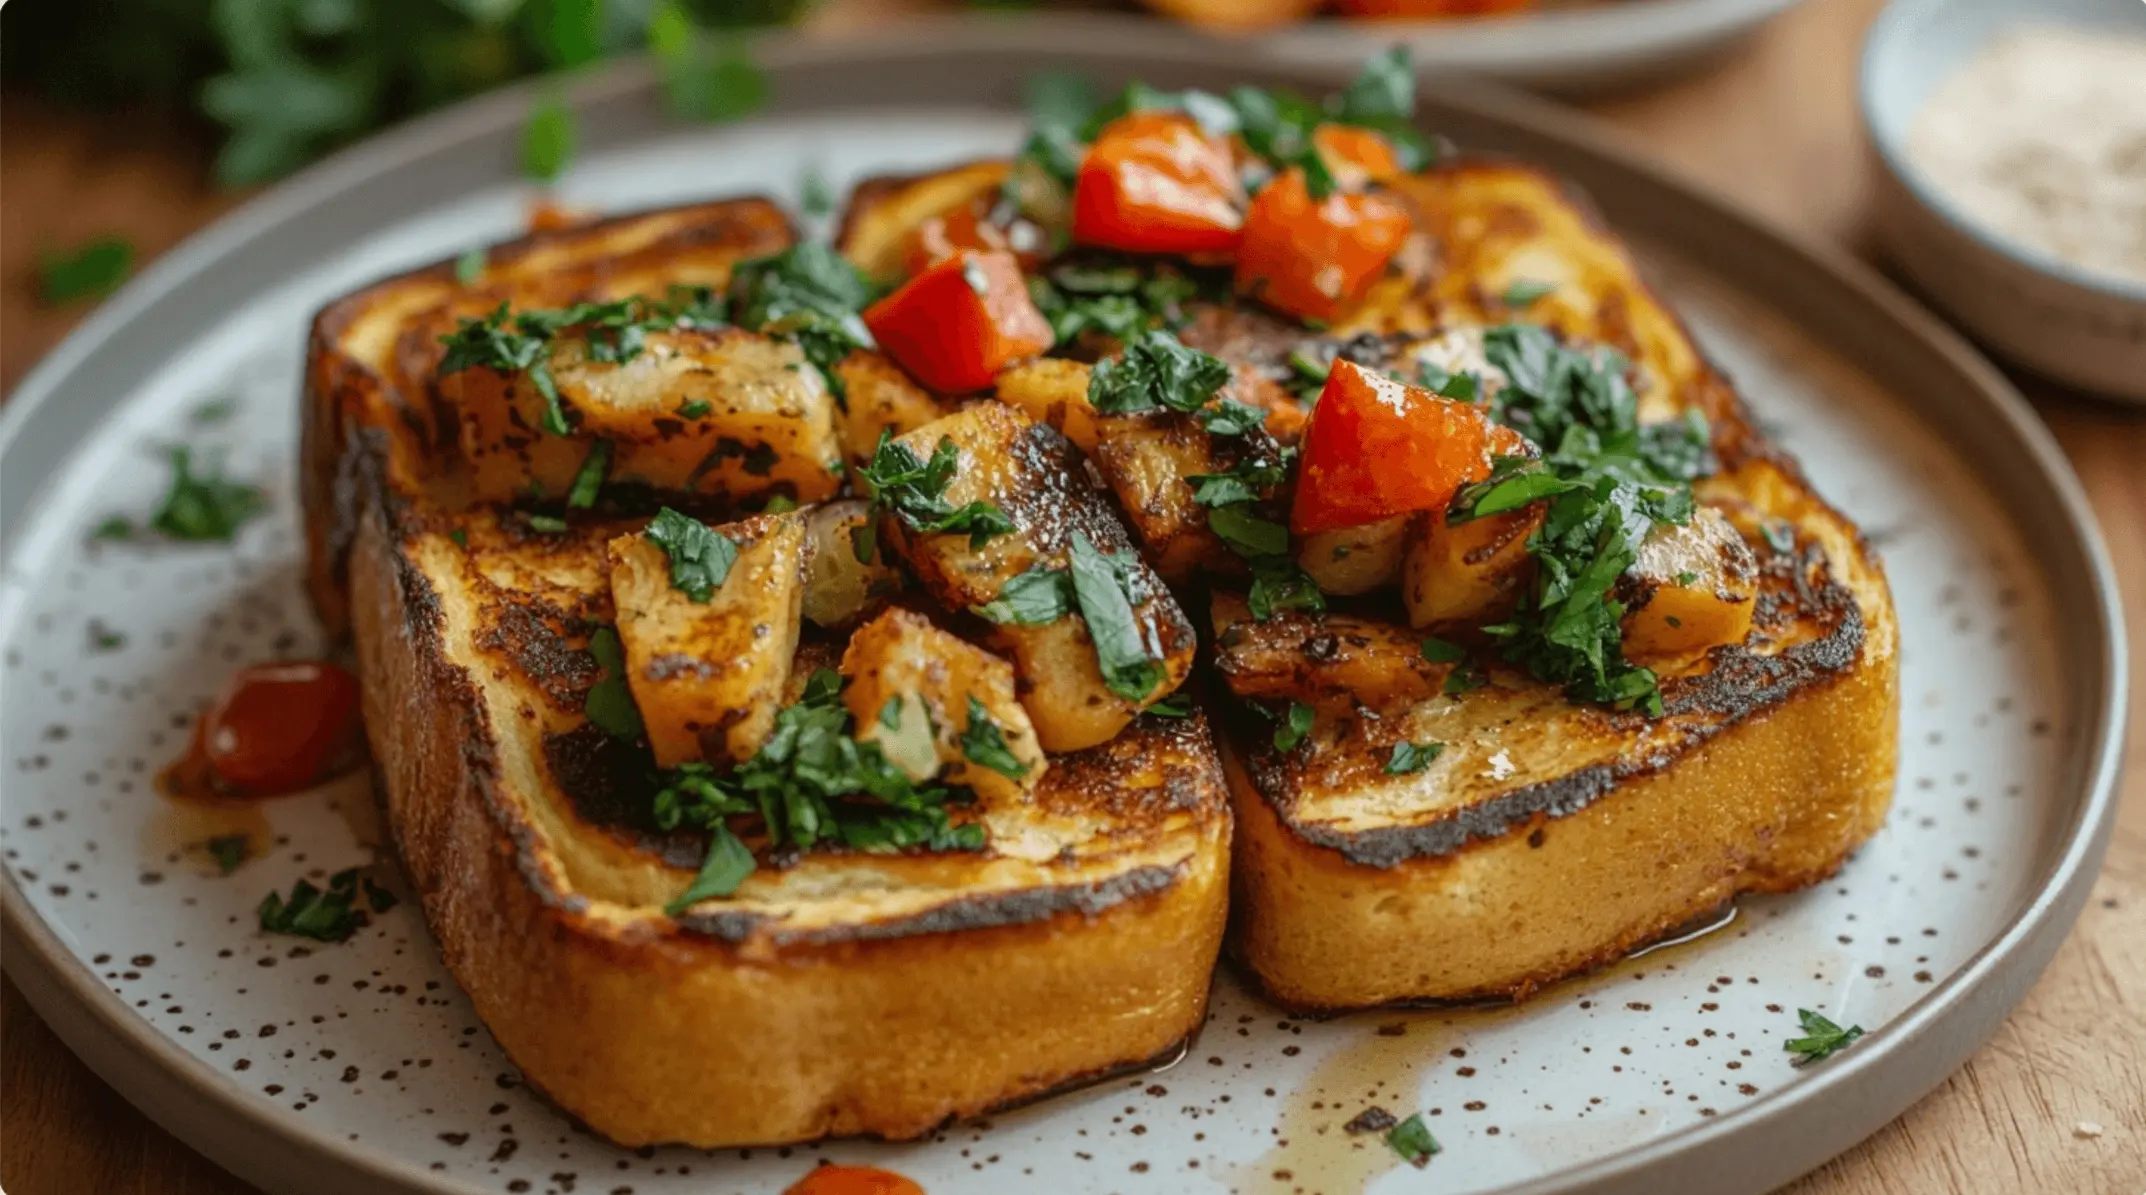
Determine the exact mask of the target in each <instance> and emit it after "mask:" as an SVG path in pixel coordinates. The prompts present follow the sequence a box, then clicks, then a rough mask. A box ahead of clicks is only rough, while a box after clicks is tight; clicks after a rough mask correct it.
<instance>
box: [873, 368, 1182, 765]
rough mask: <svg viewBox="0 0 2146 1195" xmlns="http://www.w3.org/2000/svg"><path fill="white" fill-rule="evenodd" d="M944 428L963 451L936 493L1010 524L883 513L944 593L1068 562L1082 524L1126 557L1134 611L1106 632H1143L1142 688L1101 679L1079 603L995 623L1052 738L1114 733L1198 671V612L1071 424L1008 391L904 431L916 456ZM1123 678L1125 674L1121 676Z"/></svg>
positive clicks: (1001, 585) (947, 597)
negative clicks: (942, 526) (926, 520)
mask: <svg viewBox="0 0 2146 1195" xmlns="http://www.w3.org/2000/svg"><path fill="white" fill-rule="evenodd" d="M941 440H948V441H951V442H952V443H953V444H954V446H955V448H956V449H957V450H958V453H959V457H958V460H957V463H956V466H955V469H954V472H953V477H952V479H951V480H950V481H949V482H948V484H947V486H946V489H945V491H944V493H943V495H941V497H942V498H943V500H944V502H945V503H946V505H947V506H948V507H950V508H957V509H958V508H961V507H965V506H967V505H968V504H969V503H971V502H986V503H989V504H991V505H992V506H993V507H995V508H996V509H997V510H998V511H999V512H1001V513H1002V514H1003V515H1004V516H1005V517H1006V518H1007V519H1008V520H1009V521H1011V523H1012V524H1013V528H1014V529H1013V531H1011V532H1009V533H1006V534H1001V535H996V536H993V537H991V538H990V539H988V540H987V541H986V542H984V543H983V544H982V545H980V546H979V545H976V544H973V543H972V542H971V537H970V535H969V534H968V533H967V532H955V533H928V534H927V533H918V532H912V531H910V530H908V528H907V527H906V525H905V524H903V523H902V521H901V520H900V519H899V518H898V517H894V516H889V517H887V518H885V519H884V520H882V523H881V527H882V530H883V531H884V533H885V537H886V538H887V540H888V541H889V542H890V543H892V544H893V546H894V548H895V550H896V551H897V552H899V553H901V554H902V556H903V557H904V558H905V559H906V560H907V561H908V563H909V567H910V571H911V572H913V573H915V574H916V577H917V580H918V581H919V582H920V583H921V584H922V585H923V586H924V587H925V588H926V589H928V590H929V591H931V594H932V596H934V597H936V598H937V599H938V600H939V601H940V602H941V603H943V604H944V605H946V606H947V607H949V608H951V609H955V610H968V609H975V608H977V607H982V606H985V605H987V604H988V603H990V602H992V601H994V600H996V599H998V598H999V597H1000V596H1001V594H1002V593H1003V592H1004V591H1005V590H1006V588H1007V586H1008V584H1009V583H1010V582H1012V581H1013V580H1014V579H1015V578H1016V577H1019V576H1021V575H1022V574H1023V573H1026V572H1028V571H1029V570H1031V569H1036V570H1039V571H1041V572H1059V571H1064V570H1066V569H1067V568H1068V566H1069V564H1070V562H1071V561H1072V558H1073V550H1074V542H1075V541H1074V537H1075V536H1076V535H1079V536H1081V537H1083V538H1085V539H1086V541H1087V542H1088V543H1089V544H1090V545H1092V546H1093V547H1094V548H1095V549H1096V550H1097V551H1098V552H1100V553H1104V554H1107V555H1109V556H1110V557H1112V558H1115V559H1116V560H1117V561H1118V562H1119V564H1120V565H1122V567H1123V572H1124V581H1123V583H1122V585H1121V587H1120V588H1119V589H1118V590H1117V592H1118V593H1119V594H1121V595H1122V596H1123V597H1124V599H1125V602H1126V608H1128V609H1129V611H1130V619H1129V623H1128V624H1126V625H1123V626H1118V627H1113V628H1108V629H1106V632H1105V633H1106V634H1116V633H1122V634H1123V635H1127V636H1130V637H1132V638H1134V639H1136V640H1137V644H1138V648H1139V650H1140V651H1143V652H1144V653H1145V658H1146V661H1147V662H1148V663H1150V664H1152V665H1154V666H1155V670H1156V672H1157V674H1158V678H1157V679H1156V680H1155V683H1154V684H1153V685H1152V687H1149V688H1147V689H1146V691H1145V692H1144V693H1143V694H1142V695H1141V696H1140V697H1138V698H1134V697H1130V696H1126V695H1124V694H1121V693H1120V692H1116V691H1113V690H1112V688H1111V687H1110V685H1109V684H1107V683H1106V682H1105V680H1104V676H1103V671H1102V667H1101V665H1100V664H1099V662H1098V655H1097V652H1098V648H1097V645H1096V643H1095V640H1094V638H1093V637H1092V635H1091V628H1089V626H1088V625H1087V622H1086V620H1085V618H1083V616H1082V615H1081V614H1079V613H1078V612H1073V613H1068V614H1065V615H1063V616H1062V617H1057V618H1054V619H1051V620H1049V621H1047V622H1044V623H1042V624H1040V625H1021V624H1019V623H1014V622H1008V623H1003V624H1001V625H1000V626H999V627H998V628H997V631H996V633H995V639H996V642H997V644H998V645H999V646H1001V647H1003V648H1004V649H1005V650H1006V651H1007V652H1008V653H1009V654H1011V655H1012V657H1013V660H1014V671H1015V673H1016V674H1017V675H1018V676H1019V677H1020V691H1021V704H1022V705H1024V706H1026V707H1027V709H1028V714H1029V719H1030V720H1031V721H1032V722H1034V723H1035V727H1036V734H1037V737H1038V738H1039V739H1040V740H1041V742H1042V744H1043V746H1044V749H1045V750H1048V751H1054V752H1062V751H1078V750H1081V749H1082V748H1086V747H1093V746H1095V745H1096V744H1098V743H1102V742H1106V741H1108V740H1109V739H1110V738H1111V737H1112V736H1114V735H1116V734H1117V733H1118V731H1119V730H1120V729H1122V728H1123V727H1124V726H1125V724H1126V723H1127V722H1130V721H1132V719H1133V718H1134V716H1136V715H1137V714H1139V712H1140V711H1141V710H1143V709H1145V708H1147V707H1148V706H1149V705H1152V704H1154V703H1155V702H1157V701H1160V700H1162V699H1163V698H1164V697H1167V696H1169V695H1170V693H1171V692H1172V691H1174V690H1175V689H1176V688H1177V686H1178V685H1179V684H1180V683H1182V682H1183V680H1184V678H1185V674H1186V673H1187V672H1189V671H1191V668H1192V657H1193V652H1194V649H1195V647H1196V640H1195V637H1194V635H1193V631H1192V626H1191V624H1190V623H1189V622H1187V621H1186V619H1185V615H1184V612H1183V611H1182V610H1180V609H1178V606H1177V602H1176V599H1174V598H1172V597H1171V596H1170V591H1169V590H1168V589H1166V588H1164V587H1163V584H1162V579H1161V578H1160V577H1158V576H1156V575H1155V571H1154V569H1152V568H1151V567H1149V565H1148V563H1147V562H1146V560H1144V559H1143V558H1142V557H1141V556H1140V554H1139V553H1138V552H1137V551H1135V550H1134V548H1133V546H1132V544H1131V542H1130V540H1129V538H1128V537H1127V535H1126V533H1125V527H1124V525H1123V524H1122V523H1120V522H1119V521H1118V518H1117V515H1116V514H1115V513H1113V512H1112V511H1111V509H1110V505H1109V503H1108V502H1107V501H1105V500H1104V498H1103V496H1102V495H1101V494H1098V493H1097V492H1096V491H1095V490H1094V489H1093V488H1092V487H1091V486H1089V484H1088V483H1087V481H1086V479H1085V475H1084V466H1083V462H1082V461H1081V458H1080V454H1079V452H1078V451H1076V450H1075V449H1074V447H1073V445H1072V444H1071V443H1070V442H1068V441H1067V440H1066V438H1065V437H1064V436H1062V435H1060V434H1058V433H1057V432H1055V431H1052V430H1051V429H1050V428H1048V427H1045V426H1043V425H1041V424H1038V423H1035V422H1033V421H1031V420H1030V419H1029V418H1028V417H1027V416H1025V415H1023V414H1021V413H1020V412H1019V411H1016V410H1015V409H1014V408H1012V407H1009V406H1007V405H1006V404H1004V403H998V402H982V403H977V404H975V405H973V406H970V407H967V408H965V409H963V410H961V411H958V412H956V413H955V414H952V415H948V416H946V417H945V418H943V419H940V420H938V421H937V422H934V423H930V424H926V425H925V426H923V427H920V428H918V429H916V430H915V431H913V432H910V433H909V434H908V435H905V436H903V437H901V438H900V442H901V443H902V444H903V445H904V446H906V447H907V448H908V449H909V450H910V451H911V452H913V453H915V454H916V455H917V457H918V458H919V459H929V458H930V457H931V455H932V452H933V451H934V449H935V448H936V447H937V446H938V444H939V442H940V441H941ZM1112 641H1113V642H1119V641H1120V640H1118V639H1115V638H1114V639H1113V640H1112ZM1121 687H1127V686H1125V685H1124V684H1123V683H1122V682H1121Z"/></svg>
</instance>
